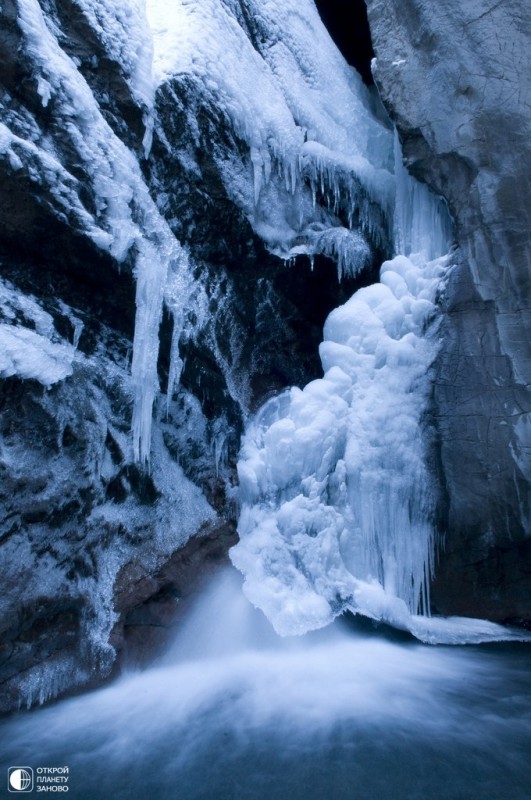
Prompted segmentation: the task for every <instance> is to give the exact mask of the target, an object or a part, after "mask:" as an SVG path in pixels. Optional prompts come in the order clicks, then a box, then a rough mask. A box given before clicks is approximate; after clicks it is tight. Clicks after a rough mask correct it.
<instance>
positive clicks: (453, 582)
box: [367, 0, 531, 620]
mask: <svg viewBox="0 0 531 800" xmlns="http://www.w3.org/2000/svg"><path fill="white" fill-rule="evenodd" d="M367 6H368V13H369V23H370V26H371V33H372V37H373V44H374V48H375V52H376V57H377V61H376V64H375V66H374V75H375V79H376V82H377V85H378V87H379V89H380V93H381V96H382V99H383V102H384V104H385V106H386V107H387V109H388V111H389V113H390V115H391V117H392V118H393V120H394V121H395V122H396V125H397V127H398V131H399V135H400V139H401V141H402V146H403V151H404V157H405V161H406V163H407V165H408V167H409V169H410V170H411V172H412V173H413V174H414V175H416V176H417V177H418V178H419V179H420V180H423V181H425V182H426V183H427V184H428V185H429V186H430V187H431V188H432V189H433V190H434V191H435V192H437V193H438V194H441V195H443V196H444V197H445V198H446V200H447V202H448V207H449V210H450V213H451V215H452V217H453V220H454V223H455V232H456V239H457V243H458V246H459V252H458V261H459V263H458V266H457V267H456V268H455V270H454V272H453V274H452V275H451V277H450V280H449V282H448V285H447V288H446V292H445V294H444V297H442V298H441V306H442V309H443V311H444V324H443V329H442V341H443V346H442V349H441V353H440V356H439V358H438V360H437V362H436V364H435V365H434V369H433V415H434V417H435V420H436V424H437V428H438V432H439V439H440V465H441V471H442V480H443V485H444V487H445V491H446V503H445V508H444V518H443V521H442V524H441V528H442V529H443V531H444V532H445V545H444V548H443V549H442V551H441V554H440V560H439V564H438V567H437V571H436V581H435V584H434V592H433V597H434V602H435V606H436V608H437V610H438V611H440V612H442V613H452V614H455V613H458V614H469V615H477V616H486V617H489V618H490V619H498V620H503V619H506V618H529V616H530V609H531V589H530V577H531V566H530V564H531V558H530V557H531V538H530V537H531V521H530V512H531V507H530V502H531V493H530V488H531V487H530V481H531V460H530V455H531V449H530V447H531V416H530V412H531V393H530V389H529V384H530V382H531V369H530V367H531V361H530V355H531V350H530V347H531V344H530V343H531V337H530V328H531V292H530V290H531V245H530V242H531V229H530V226H529V218H528V208H529V205H530V202H531V151H530V149H529V139H530V135H531V115H530V112H529V101H530V92H529V81H530V76H531V70H530V65H529V37H530V34H531V11H530V9H529V6H528V5H527V4H526V3H524V2H521V1H520V0H507V2H503V3H495V2H488V0H474V2H470V3H466V4H463V3H459V2H455V1H454V0H444V2H440V3H432V2H424V0H406V2H402V0H400V2H398V0H390V2H388V0H385V2H382V0H368V2H367Z"/></svg>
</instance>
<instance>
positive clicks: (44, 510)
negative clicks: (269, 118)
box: [0, 0, 380, 711]
mask: <svg viewBox="0 0 531 800" xmlns="http://www.w3.org/2000/svg"><path fill="white" fill-rule="evenodd" d="M31 8H33V9H34V10H35V9H36V11H35V14H36V18H37V17H38V13H37V12H39V9H40V10H41V11H42V13H43V17H42V19H43V20H44V22H45V27H44V28H42V29H41V31H40V35H39V41H40V42H41V43H42V42H43V40H44V38H46V37H49V36H51V37H52V40H51V44H49V45H48V47H49V48H50V52H52V51H53V52H55V53H56V54H57V53H59V55H58V56H57V58H59V59H61V58H63V56H61V53H62V54H63V55H66V56H67V57H68V59H70V60H71V61H73V63H74V64H75V68H74V69H73V72H72V81H76V82H77V83H76V87H77V88H76V89H75V92H77V93H78V94H79V93H82V94H83V97H84V99H83V98H81V99H79V100H78V101H77V102H79V103H81V104H83V102H85V103H88V104H89V105H90V108H89V109H88V111H87V109H86V108H83V107H81V108H78V109H77V111H78V112H79V113H75V109H74V110H73V109H72V105H71V101H72V97H71V96H69V95H68V91H69V86H70V85H71V82H70V83H69V82H68V81H67V80H65V81H64V86H63V87H59V88H53V89H52V91H51V94H50V97H49V98H48V99H47V98H46V80H47V79H48V78H49V79H50V80H52V81H53V78H54V75H53V74H52V75H48V73H47V71H46V70H47V69H48V66H50V67H52V66H53V69H56V68H58V67H57V65H55V64H54V65H48V64H47V63H46V62H45V61H44V62H43V61H42V59H40V60H39V51H38V45H35V46H32V45H31V42H30V38H31V34H30V33H28V30H27V26H26V27H25V26H24V24H23V17H24V14H23V13H22V10H23V9H22V5H21V4H20V3H19V2H16V0H6V2H5V3H2V7H1V9H0V52H1V60H0V123H1V125H2V126H4V127H2V128H0V211H1V213H0V279H1V283H0V326H1V325H2V324H6V325H12V324H15V325H17V326H21V327H22V328H23V329H24V330H26V329H28V330H30V331H36V328H39V325H40V326H41V327H42V326H43V325H44V327H45V328H46V337H48V338H46V337H45V339H42V340H41V342H45V340H46V341H48V339H49V340H50V341H51V343H52V345H53V346H55V345H57V346H58V347H60V348H66V350H67V351H68V352H69V353H70V359H71V362H72V365H71V374H68V375H67V376H66V378H64V380H58V381H55V382H52V384H51V385H49V386H47V385H43V384H42V383H41V382H39V380H37V379H35V378H33V379H32V378H30V377H28V375H26V376H24V375H20V374H16V369H15V370H14V372H15V374H7V373H8V372H9V370H7V372H5V373H2V375H3V377H2V378H0V435H1V449H0V478H1V483H0V566H1V569H2V574H3V576H4V578H3V592H2V600H1V601H0V711H3V710H8V709H12V708H16V707H17V706H19V705H25V704H32V703H35V702H39V701H43V700H46V699H48V698H50V697H54V696H56V695H57V694H60V693H62V692H64V691H69V690H71V689H73V688H74V687H76V686H81V685H85V686H86V685H92V684H94V683H95V682H96V683H97V681H98V680H101V679H102V678H103V677H104V676H105V675H108V674H110V673H111V671H112V670H113V669H115V668H116V663H117V657H118V661H119V662H121V661H123V659H124V658H125V655H124V654H125V653H127V660H128V662H131V661H134V660H135V659H136V658H137V657H139V658H142V657H144V656H145V654H147V653H148V652H153V651H154V648H155V645H156V644H157V642H159V644H160V641H162V640H163V639H164V635H163V633H164V630H166V628H167V627H168V625H170V626H171V619H176V618H178V616H179V614H181V613H182V611H181V609H182V608H183V607H184V606H185V598H186V597H187V596H189V595H190V594H192V593H193V591H194V586H195V585H200V582H201V576H202V575H203V574H207V573H209V572H210V571H211V568H212V565H214V566H215V565H216V564H217V563H218V562H220V563H221V562H222V561H223V553H224V552H226V550H227V549H228V547H229V545H230V544H232V543H234V537H235V533H234V531H235V514H236V509H235V504H234V499H233V486H234V483H235V462H236V456H237V452H238V448H239V437H240V434H241V431H242V428H243V424H244V419H245V415H246V414H247V413H249V412H250V411H252V410H254V409H256V408H257V406H258V405H259V404H260V402H261V401H262V400H263V399H264V398H265V397H267V396H268V395H270V394H271V393H273V392H277V391H279V390H281V389H283V388H284V387H286V386H289V385H293V384H298V385H304V384H305V383H306V382H307V381H308V380H310V379H311V378H313V377H315V376H316V375H318V374H319V373H320V362H319V358H318V345H319V342H320V340H321V333H322V325H323V322H324V319H325V318H326V315H327V314H328V313H329V311H330V310H331V309H332V308H334V307H336V306H337V305H338V304H340V303H341V302H343V301H344V300H346V299H347V298H348V297H349V296H350V295H351V294H352V292H353V291H354V290H355V288H356V286H357V285H358V282H357V281H355V280H352V279H348V280H344V281H343V282H342V283H341V284H339V283H338V281H337V278H336V265H335V264H334V263H332V262H331V261H329V260H328V259H326V258H324V257H319V256H317V257H316V263H315V268H314V270H313V271H312V270H311V269H310V265H309V262H308V260H307V259H301V262H302V263H301V264H299V265H297V268H295V267H294V266H292V267H287V266H286V265H285V264H284V263H283V262H282V261H281V260H280V259H278V258H277V257H275V256H273V255H271V254H270V253H268V252H267V250H266V249H265V247H264V245H263V243H262V241H261V240H260V239H259V237H258V236H257V235H256V234H255V233H254V232H253V230H252V228H251V226H250V224H249V222H248V221H247V219H246V218H245V216H244V214H243V212H242V211H241V210H239V209H238V207H237V206H236V205H235V203H234V202H233V199H231V198H230V197H229V196H228V194H227V190H226V188H225V186H224V183H223V179H222V175H221V174H220V170H219V162H220V161H223V159H225V160H227V159H233V160H234V159H239V160H240V161H241V162H242V164H243V162H244V161H245V159H247V158H248V148H247V145H245V144H244V143H243V142H241V141H240V140H239V139H238V137H237V136H236V135H235V134H234V133H233V132H232V131H231V129H230V126H228V124H227V120H226V119H222V118H220V114H219V111H218V109H217V108H216V106H215V104H213V103H212V101H211V100H210V101H209V100H208V99H207V98H204V97H203V96H202V95H201V89H200V86H199V85H196V84H194V82H193V81H191V80H189V79H187V78H186V77H182V78H181V79H175V80H173V81H171V82H169V83H166V84H163V85H162V86H161V87H160V89H159V92H158V95H157V97H156V99H155V110H154V114H153V118H154V122H155V125H154V128H155V129H154V132H153V145H152V147H151V148H145V147H144V145H145V143H146V142H145V134H146V125H147V123H148V116H147V107H146V102H145V100H144V98H143V97H142V96H141V94H139V92H138V90H137V89H136V90H135V84H134V81H133V79H132V75H133V72H134V70H133V69H132V66H131V63H129V62H128V61H127V58H124V57H120V53H121V52H122V53H125V54H127V53H128V52H129V51H128V42H127V38H128V36H129V35H130V36H131V37H133V36H135V35H136V34H137V33H138V32H137V31H135V30H133V31H132V32H131V33H130V34H129V33H128V31H127V29H126V28H124V29H123V31H122V32H121V33H120V25H119V24H118V23H119V21H118V22H117V20H113V19H109V20H108V23H109V25H112V26H114V28H113V31H112V33H113V36H112V37H108V36H107V35H106V34H107V32H106V29H105V25H97V24H96V23H95V18H94V15H93V17H92V18H91V17H90V16H89V14H88V11H87V8H88V6H87V4H83V3H77V2H76V0H42V2H40V3H38V4H37V3H29V4H28V3H27V4H25V9H26V12H27V10H28V9H31ZM39 13H40V12H39ZM98 13H101V14H103V15H105V13H106V11H105V6H103V5H102V6H101V7H98ZM146 24H147V23H146ZM116 26H117V27H116ZM120 36H122V37H123V41H122V46H121V47H117V46H116V43H117V42H118V44H119V43H120ZM111 45H113V46H111ZM62 63H63V62H61V60H59V62H58V64H59V66H61V64H62ZM68 63H69V62H64V64H66V66H64V64H63V66H64V68H65V70H66V69H71V70H72V66H71V64H70V66H68ZM76 71H77V74H76ZM52 72H53V70H52ZM79 77H81V78H82V80H83V81H84V83H83V84H82V83H81V82H80V80H79ZM43 79H44V81H45V83H44V84H42V81H43ZM43 85H44V86H45V88H44V90H43V88H42V86H43ZM65 87H66V88H65ZM74 100H75V97H74ZM85 117H86V118H87V119H89V122H90V125H92V126H93V127H92V128H90V127H89V128H88V129H87V127H86V125H85ZM105 126H107V127H105ZM101 130H104V131H105V135H104V137H103V139H102V142H103V144H102V145H101V147H100V150H98V146H99V145H97V143H95V141H94V135H95V134H97V133H98V131H101ZM87 131H88V133H87ZM123 145H125V146H126V147H127V148H128V151H129V152H130V153H132V154H133V156H134V158H135V159H136V163H137V164H138V165H139V169H138V170H137V173H138V174H137V177H136V180H137V187H138V190H139V193H138V194H137V195H136V196H133V198H132V200H131V203H130V207H131V216H132V220H133V223H134V224H137V221H138V219H140V220H141V219H142V217H143V216H145V206H146V202H147V201H146V197H147V198H151V201H152V202H153V204H154V208H158V212H159V213H160V217H161V219H164V220H167V221H168V224H169V226H170V227H171V230H172V231H173V233H174V234H175V235H176V237H178V239H179V240H180V241H181V242H182V243H183V245H185V246H186V247H187V248H188V249H189V251H190V254H191V256H192V258H193V262H194V270H195V279H196V284H197V287H198V296H197V297H194V298H192V303H191V306H192V310H191V313H190V315H189V318H188V319H187V329H186V330H187V333H186V335H185V337H184V339H185V341H184V342H183V347H182V356H183V361H184V367H183V373H182V380H181V385H180V388H179V389H178V390H176V391H175V393H174V395H173V397H172V398H169V402H167V400H168V399H167V398H166V397H164V396H163V397H162V398H161V399H160V402H159V404H158V407H157V408H156V409H155V421H154V429H153V451H152V462H151V469H150V471H146V470H143V469H140V468H139V467H138V466H137V465H136V464H135V463H134V460H133V456H132V448H131V430H130V428H131V416H132V407H133V395H134V392H133V386H132V382H131V377H130V366H131V351H132V338H133V331H134V323H135V281H134V269H135V247H134V245H133V246H132V247H130V248H129V250H128V251H127V252H126V253H125V254H124V255H118V254H116V253H115V252H113V249H112V247H111V248H109V247H105V246H101V245H100V244H99V242H100V240H102V236H101V235H102V234H103V240H104V239H105V235H106V234H108V233H109V228H110V227H111V228H112V219H110V218H109V213H108V209H107V203H106V200H105V197H103V199H102V197H101V196H100V190H99V187H98V181H99V175H100V174H101V171H102V169H103V172H104V173H105V174H109V175H110V176H111V177H112V175H113V172H117V174H120V169H122V171H123V163H124V160H125V159H126V158H129V156H128V155H127V151H126V150H125V148H124V147H123ZM91 148H92V150H91ZM148 151H149V155H148ZM91 153H92V155H93V156H94V158H99V157H100V156H101V157H102V159H103V160H102V163H101V164H99V165H96V166H97V168H95V166H94V163H92V161H91ZM113 154H114V155H113ZM115 157H116V161H114V162H113V158H115ZM216 158H217V160H216ZM126 163H129V162H126ZM130 163H131V165H132V166H133V167H134V166H135V163H134V162H133V161H131V162H130ZM244 166H245V165H244ZM244 166H242V169H244ZM127 177H128V174H127V171H126V172H125V173H124V174H123V178H124V179H125V180H127ZM144 189H146V196H145V197H144V198H142V191H143V190H144ZM142 204H144V205H142ZM123 224H124V228H127V225H129V224H130V222H129V221H128V219H126V218H124V221H123ZM138 224H140V223H138ZM95 233H96V235H95ZM379 259H380V257H379V256H378V255H375V260H374V265H373V270H372V273H371V270H369V271H368V273H367V274H366V275H365V277H364V278H362V281H364V282H367V281H370V280H372V279H373V278H374V270H375V269H376V266H377V263H378V261H379ZM194 303H195V304H196V309H195V311H194ZM201 315H202V320H201V324H199V323H198V321H197V318H198V317H200V316H201ZM39 330H40V328H39ZM160 339H161V348H160V354H159V363H158V368H159V369H158V371H159V378H160V385H161V389H162V392H163V393H164V391H165V387H166V385H167V380H168V372H169V362H170V347H171V339H172V320H171V318H170V316H169V315H166V314H165V315H164V317H163V320H162V327H161V336H160ZM74 344H75V346H74ZM68 348H70V349H68ZM1 355H2V354H0V356H1ZM0 372H1V369H0ZM38 372H39V370H38V369H37V370H36V372H35V374H38ZM190 537H192V540H190V541H189V539H190ZM187 542H188V544H186V543H187ZM185 544H186V546H185ZM184 546H185V547H184ZM183 547H184V549H183ZM213 554H214V555H213ZM184 573H187V574H186V576H185V574H184ZM188 573H189V574H188ZM177 607H179V608H177ZM150 643H151V644H150ZM135 650H136V651H137V652H136V654H135ZM113 665H114V666H113Z"/></svg>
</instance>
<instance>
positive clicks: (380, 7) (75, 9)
mask: <svg viewBox="0 0 531 800" xmlns="http://www.w3.org/2000/svg"><path fill="white" fill-rule="evenodd" d="M335 5H336V4H334V3H328V4H327V3H325V2H324V0H320V2H319V3H318V8H317V7H316V5H315V4H314V3H313V1H312V0H299V2H297V3H295V2H291V0H289V2H284V3H282V2H279V0H178V2H177V1H176V2H173V3H171V4H168V3H166V4H165V3H163V2H162V0H146V2H145V3H144V2H143V0H105V2H98V0H3V2H2V4H1V8H0V54H1V57H0V86H1V96H0V108H1V116H0V175H1V180H0V207H1V214H0V267H1V275H0V434H1V438H0V447H1V449H0V475H1V483H0V508H1V515H0V517H1V519H0V564H1V565H2V575H3V576H4V579H3V592H2V598H1V600H0V609H1V613H0V710H1V711H2V712H11V711H16V710H18V709H22V708H30V707H33V706H35V705H39V704H43V703H45V702H47V701H49V700H53V699H55V698H57V697H61V696H63V695H66V694H71V693H72V692H77V691H80V690H86V689H94V688H95V687H98V686H100V685H101V684H102V683H103V682H105V681H107V680H108V679H109V678H115V677H117V676H118V675H120V674H122V673H123V671H124V670H127V669H133V668H135V669H136V668H138V667H139V666H141V667H145V666H146V665H147V664H150V663H151V662H152V661H153V659H154V658H155V657H156V656H158V655H160V653H161V652H162V651H163V650H164V648H167V646H168V643H169V642H171V641H172V639H173V638H174V637H175V636H176V635H178V636H181V637H182V636H183V635H184V634H183V633H182V631H183V630H185V629H186V626H187V625H188V626H189V620H190V619H195V617H194V616H193V614H194V612H193V610H192V609H193V607H194V603H195V602H196V601H197V599H198V598H201V597H203V596H205V597H210V594H208V592H209V591H211V590H207V589H206V588H205V587H206V586H207V585H208V584H209V581H210V579H211V578H212V577H213V576H216V575H218V574H219V573H220V570H222V569H223V568H226V567H227V565H228V564H229V563H232V564H233V565H234V566H235V567H236V568H237V570H238V571H239V572H240V573H242V575H243V578H244V582H243V595H245V597H247V598H248V599H249V600H250V601H251V603H252V605H253V606H255V607H256V608H258V609H260V610H261V611H262V612H264V614H265V616H266V617H267V619H268V620H269V622H268V623H267V625H268V626H269V623H271V624H272V628H271V632H270V633H268V634H264V636H265V638H266V639H267V636H269V635H273V633H272V631H273V629H274V631H276V633H277V634H280V635H281V636H287V637H292V636H301V635H303V634H308V635H309V636H310V637H311V636H316V637H319V635H320V634H319V633H318V631H319V629H322V628H325V629H326V627H327V626H329V625H331V624H332V623H333V624H332V627H331V630H335V628H334V625H335V624H336V623H334V620H336V619H337V618H339V617H341V618H342V620H343V621H344V620H345V619H350V620H358V622H359V624H361V625H368V624H370V623H367V622H364V620H365V621H366V620H371V621H372V624H373V625H375V626H378V625H380V626H381V627H380V628H378V630H383V631H388V628H387V627H386V626H391V628H393V629H397V630H399V631H401V632H402V633H400V634H398V633H397V634H393V635H396V636H406V634H412V635H413V637H415V638H416V640H420V641H421V642H424V643H431V644H442V645H444V644H467V643H469V644H480V643H484V642H488V641H506V642H508V641H524V640H526V641H528V640H529V638H530V636H531V634H530V633H529V629H530V626H531V524H530V515H531V392H530V383H531V380H530V378H531V353H530V341H531V336H530V333H531V331H530V327H531V291H530V289H531V286H530V274H531V273H530V260H531V246H530V226H529V221H528V209H529V207H530V205H531V156H530V149H529V144H528V143H529V141H530V136H531V115H530V112H529V91H528V90H529V75H530V70H529V63H528V61H529V36H530V28H531V15H530V12H529V10H528V9H527V8H526V5H525V3H524V2H522V0H505V2H504V3H497V4H496V3H494V4H493V3H489V2H487V0H472V1H471V2H468V3H467V4H466V7H463V4H461V3H458V2H457V0H440V2H439V3H435V2H430V0H367V3H366V9H365V5H364V4H363V3H353V4H352V9H351V10H350V16H349V17H345V19H344V20H343V21H342V20H341V18H340V17H338V14H339V11H337V10H335ZM365 11H366V12H367V13H366V14H365ZM320 14H321V16H320ZM327 14H328V15H329V16H328V17H327ZM321 17H322V18H321ZM352 18H354V20H355V25H354V27H353V28H352V35H351V34H350V33H349V30H350V29H349V24H350V25H353V23H352ZM338 19H339V22H338ZM334 20H335V22H334ZM324 23H326V24H327V25H328V26H329V30H330V33H328V31H327V29H326V27H325V24H324ZM334 25H335V28H334ZM341 31H342V33H341ZM330 34H332V35H333V36H334V37H335V39H336V42H337V44H336V42H334V41H333V39H332V38H331V35H330ZM338 46H339V47H341V48H342V50H343V54H342V53H341V52H340V50H339V49H338ZM346 59H348V60H349V61H350V62H351V63H350V64H349V63H347V60H346ZM238 593H240V594H241V591H240V589H239V588H238ZM216 596H217V595H216ZM238 596H239V594H238ZM241 602H244V600H243V596H242V600H241ZM219 603H220V604H223V603H225V604H227V606H230V607H232V606H231V603H233V604H234V608H236V607H237V608H238V609H240V605H239V603H240V600H238V599H235V593H234V591H233V590H230V591H229V590H226V591H225V593H224V592H223V591H221V594H220V595H219ZM209 608H210V607H209ZM213 609H214V610H213ZM195 613H196V614H197V612H195ZM209 613H211V614H215V613H216V612H215V604H214V606H213V607H212V608H210V612H209ZM235 613H238V614H239V613H240V611H237V612H235ZM241 613H242V614H243V613H244V612H241ZM246 613H247V612H246ZM249 613H251V612H249ZM253 613H258V612H253ZM204 619H205V614H203V616H202V617H201V620H202V622H201V623H200V624H206V623H204ZM253 624H254V625H258V626H260V625H262V624H264V621H262V622H260V623H257V622H254V623H253ZM353 624H354V623H353ZM198 625H199V623H198ZM227 625H228V627H229V628H230V622H228V623H227ZM268 630H269V628H268ZM312 631H313V632H314V633H311V632H312ZM326 635H327V634H326V631H322V636H323V637H326ZM330 635H331V636H333V634H330ZM386 635H391V634H389V633H387V634H386ZM229 638H230V637H229ZM312 641H313V640H312ZM316 641H317V639H316ZM318 641H319V643H320V642H321V640H320V639H318ZM330 646H331V648H332V650H334V648H336V647H337V648H339V650H341V648H342V647H343V644H341V643H340V642H338V641H335V640H334V641H332V643H331V645H330ZM506 646H507V647H510V645H506ZM522 646H523V645H522ZM319 647H321V644H319ZM345 647H346V645H345ZM324 649H325V650H326V647H325V648H324ZM445 652H446V651H444V650H441V653H445ZM323 658H324V657H323ZM425 658H426V659H427V662H429V659H431V658H432V656H425ZM434 658H435V657H434ZM441 658H446V656H443V655H441ZM429 663H431V662H429ZM448 663H449V664H450V662H448ZM404 664H405V662H404ZM433 664H435V661H434V662H433ZM427 668H428V669H431V667H430V666H429V664H428V667H427ZM408 669H409V667H408V666H404V670H405V673H406V672H408ZM434 669H435V667H434ZM449 669H453V667H449ZM405 673H404V674H405ZM408 674H409V673H408ZM388 677H389V676H387V677H386V678H385V680H387V679H388ZM139 680H140V679H139ZM389 680H390V678H389ZM384 682H385V681H384ZM386 685H387V684H386ZM338 702H339V701H338ZM21 735H22V734H21ZM220 735H221V733H220ZM13 755H14V757H15V754H13ZM15 760H17V759H16V758H15ZM79 796H80V797H81V796H82V795H79ZM87 796H88V795H87ZM102 796H103V795H102ZM154 796H155V795H154ZM190 796H192V795H190ZM194 796H195V795H194ZM197 796H198V797H199V796H200V795H197ZM205 796H206V795H205ZM220 796H221V795H220ZM225 796H228V795H223V797H225ZM249 796H251V795H249ZM252 796H255V795H252ZM256 796H260V797H261V796H262V795H256ZM337 796H338V797H340V796H342V795H341V794H340V793H339V794H338V795H337ZM373 796H375V795H373ZM380 796H381V797H382V798H383V797H384V794H381V795H380ZM385 796H387V795H385ZM459 796H461V795H459ZM463 796H464V795H463ZM484 796H485V797H486V796H487V795H484ZM509 796H510V795H509ZM116 797H118V794H116ZM444 797H445V798H446V795H444ZM448 797H450V795H448ZM452 797H453V796H452ZM455 797H457V795H455ZM492 797H494V795H492ZM515 797H516V794H515V795H513V796H511V800H514V798H515ZM518 797H520V795H518ZM522 797H523V795H522ZM489 800H491V798H489Z"/></svg>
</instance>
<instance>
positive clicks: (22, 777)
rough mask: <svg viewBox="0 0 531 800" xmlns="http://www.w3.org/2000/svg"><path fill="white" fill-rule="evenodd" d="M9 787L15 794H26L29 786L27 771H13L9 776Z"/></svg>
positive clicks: (29, 779) (29, 777)
mask: <svg viewBox="0 0 531 800" xmlns="http://www.w3.org/2000/svg"><path fill="white" fill-rule="evenodd" d="M9 785H10V786H11V788H12V789H14V790H15V792H27V790H28V789H29V787H30V786H31V774H30V773H29V772H28V770H27V769H23V768H22V767H20V768H19V769H14V770H13V772H12V773H11V774H10V776H9Z"/></svg>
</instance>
